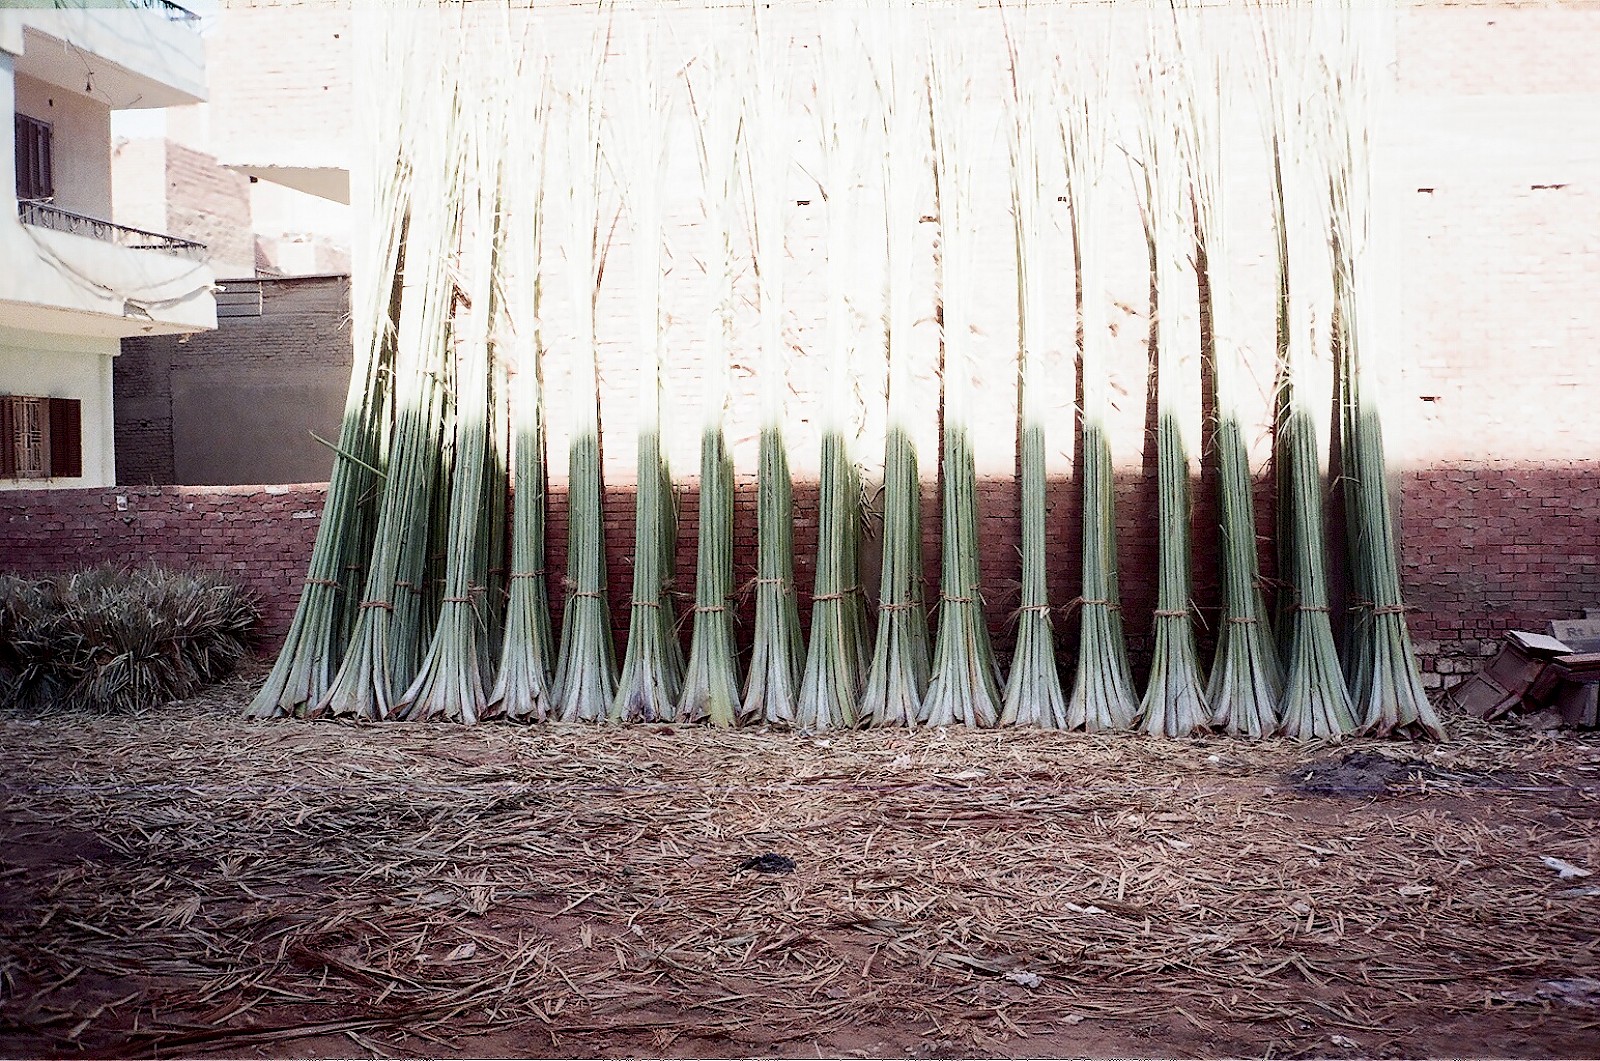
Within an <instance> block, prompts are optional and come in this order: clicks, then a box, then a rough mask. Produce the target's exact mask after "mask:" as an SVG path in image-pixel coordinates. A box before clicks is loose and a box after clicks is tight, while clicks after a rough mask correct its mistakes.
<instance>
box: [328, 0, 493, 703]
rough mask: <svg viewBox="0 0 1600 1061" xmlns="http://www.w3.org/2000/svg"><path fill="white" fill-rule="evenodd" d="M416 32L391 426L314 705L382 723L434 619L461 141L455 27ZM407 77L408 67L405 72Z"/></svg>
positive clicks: (422, 16)
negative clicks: (349, 591)
mask: <svg viewBox="0 0 1600 1061" xmlns="http://www.w3.org/2000/svg"><path fill="white" fill-rule="evenodd" d="M395 17H397V18H402V19H404V20H405V21H406V22H407V23H408V24H409V25H410V27H411V28H410V31H409V32H410V33H411V35H412V46H413V47H414V48H415V49H417V51H418V52H419V53H420V54H422V55H424V56H430V57H431V58H430V59H428V61H426V62H424V61H422V60H419V61H418V64H417V66H416V69H417V70H418V75H417V77H416V78H415V79H414V80H411V81H408V83H407V87H406V89H404V90H403V91H406V92H408V93H414V94H415V98H414V99H412V100H409V101H408V102H407V104H406V111H407V113H408V114H409V115H411V117H410V118H408V120H407V121H406V123H405V125H404V127H403V130H402V136H401V139H400V143H401V145H402V149H403V151H404V155H403V157H402V165H404V166H405V167H406V168H407V169H408V171H409V172H410V179H411V188H410V192H411V194H410V196H409V199H408V208H409V218H408V220H407V224H406V239H405V247H404V267H403V269H402V272H401V290H400V311H399V327H398V334H397V337H396V344H397V352H396V358H395V377H396V384H395V423H394V427H393V430H392V433H391V440H392V441H391V445H390V450H389V460H388V463H387V465H386V473H385V481H384V490H383V496H382V498H381V502H380V507H379V511H378V523H377V528H376V531H375V533H374V538H373V548H372V555H371V558H370V561H369V563H368V565H367V577H366V584H365V587H364V589H363V592H362V595H361V603H360V615H359V616H358V617H357V619H356V625H355V630H354V631H353V633H352V635H351V640H350V646H349V649H348V650H347V652H346V654H345V657H344V660H343V662H342V664H341V665H340V668H339V673H338V675H337V676H336V677H335V679H334V681H333V683H332V685H330V687H329V689H328V691H327V693H326V694H325V695H324V696H323V698H322V700H321V702H320V703H319V705H318V708H317V710H318V713H319V714H330V715H336V716H344V717H352V718H360V719H367V720H374V721H375V720H381V719H386V718H388V717H389V716H390V715H391V713H392V710H393V707H394V701H395V697H397V696H398V695H399V694H400V693H401V692H403V691H404V690H405V689H406V688H407V687H408V686H410V684H411V681H412V679H413V678H414V677H415V676H416V671H417V667H418V664H419V662H420V661H419V658H418V657H419V655H420V646H421V642H422V638H423V636H424V628H425V624H426V622H427V617H426V616H425V615H424V607H423V593H424V585H423V581H424V577H425V574H426V564H427V551H428V548H429V538H430V532H429V528H430V522H431V514H432V513H431V510H432V507H433V503H434V492H435V491H434V488H435V482H436V479H437V478H438V475H439V468H440V466H441V454H440V450H441V446H440V437H441V433H442V431H443V422H444V404H445V399H444V390H443V386H442V381H443V380H444V378H445V376H446V374H447V356H446V355H447V333H448V330H449V317H450V308H451V304H452V301H453V296H454V290H455V285H454V282H453V280H452V277H451V269H450V261H451V255H452V254H453V252H454V250H455V247H456V228H457V221H458V215H459V205H460V201H461V194H462V193H461V172H460V170H461V166H460V159H459V157H458V155H457V154H456V153H455V152H451V151H442V150H440V144H450V143H452V142H453V141H454V140H455V138H456V135H457V134H456V130H457V127H458V126H457V116H458V113H459V108H458V103H459V84H458V76H457V75H458V71H457V69H456V68H455V66H454V65H453V63H452V62H451V61H450V60H449V59H448V58H447V57H446V56H447V55H448V52H447V51H446V52H440V51H439V50H438V49H437V47H436V45H437V43H438V39H439V36H440V35H441V34H446V35H449V34H452V33H455V32H457V31H458V30H459V26H458V25H457V24H455V23H454V22H450V21H448V20H447V19H446V17H445V16H444V14H443V13H442V12H439V11H436V10H435V11H431V12H429V11H427V10H423V11H413V10H411V9H407V11H406V12H397V13H396V15H395ZM408 68H410V67H409V66H408Z"/></svg>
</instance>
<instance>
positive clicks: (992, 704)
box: [922, 17, 1000, 726]
mask: <svg viewBox="0 0 1600 1061" xmlns="http://www.w3.org/2000/svg"><path fill="white" fill-rule="evenodd" d="M941 31H942V32H941V33H940V34H939V37H938V39H937V40H935V42H934V46H933V51H932V55H931V62H930V64H929V68H930V75H931V76H930V78H929V85H930V97H931V99H932V102H933V106H932V115H933V122H932V129H933V155H934V167H935V178H934V179H935V181H936V182H937V185H938V189H939V232H940V244H939V245H940V265H941V268H942V271H943V275H942V277H941V287H940V289H941V296H942V299H943V305H944V348H945V354H944V358H945V360H944V372H943V383H944V388H943V390H944V453H943V458H942V461H941V464H940V469H941V471H942V473H943V479H944V490H943V497H942V499H941V501H942V504H941V509H942V515H943V533H942V535H941V541H940V559H941V563H940V578H939V628H938V633H937V635H936V637H935V640H934V655H933V671H932V675H931V677H930V678H929V681H928V695H927V698H926V699H925V700H924V701H923V706H922V721H923V722H924V723H925V724H926V725H930V726H947V725H952V724H962V725H967V726H992V725H994V724H995V722H996V721H997V720H998V718H999V716H1000V689H999V686H998V684H997V682H996V673H997V670H998V668H997V667H996V666H995V661H994V654H993V651H992V650H991V648H990V646H989V628H988V625H987V624H986V623H985V621H984V617H983V595H982V592H981V586H980V583H981V576H980V573H979V564H978V548H979V546H978V498H977V471H976V468H975V465H974V459H973V452H972V437H973V436H972V429H973V422H972V408H971V406H972V399H971V395H970V393H969V392H970V391H971V388H972V374H973V372H974V364H973V347H974V346H975V345H976V343H975V336H974V330H973V323H974V313H973V306H972V292H973V287H974V284H973V277H972V275H971V271H972V263H973V262H974V261H975V260H976V258H977V256H978V246H979V238H978V231H979V230H978V225H977V217H976V213H977V162H978V159H979V157H980V156H981V154H982V152H983V150H984V147H985V146H986V145H985V143H984V140H983V136H984V133H985V132H986V130H985V129H984V127H983V125H982V123H981V122H980V121H979V117H978V114H979V111H978V107H977V106H976V104H975V102H974V100H973V98H972V91H973V89H972V78H971V72H970V69H969V64H968V56H967V51H966V46H967V35H968V34H969V33H971V31H972V27H971V25H970V24H969V23H968V21H967V20H966V19H964V18H960V17H957V18H955V19H954V20H952V22H951V23H950V24H948V25H946V26H943V27H941Z"/></svg>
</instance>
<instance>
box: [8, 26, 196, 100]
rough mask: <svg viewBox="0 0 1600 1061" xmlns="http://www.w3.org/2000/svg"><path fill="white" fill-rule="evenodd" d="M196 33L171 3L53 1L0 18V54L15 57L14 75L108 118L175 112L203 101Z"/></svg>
mask: <svg viewBox="0 0 1600 1061" xmlns="http://www.w3.org/2000/svg"><path fill="white" fill-rule="evenodd" d="M3 6H4V5H0V7H3ZM199 29H200V25H199V19H198V17H197V16H196V15H195V14H194V12H192V11H190V10H188V9H187V8H185V7H183V6H181V5H179V4H176V3H172V2H171V0H123V2H122V3H121V4H120V5H117V6H108V5H107V4H105V3H104V2H100V3H91V2H90V0H56V4H55V6H54V7H42V6H40V7H22V8H10V9H9V10H0V51H5V52H10V53H11V54H12V55H13V56H15V59H14V62H15V65H16V72H17V74H19V75H22V76H25V77H30V78H34V79H36V80H38V81H42V82H44V83H46V84H49V85H53V86H55V87H57V88H59V89H61V90H63V91H66V92H72V93H77V94H79V95H83V96H89V97H92V98H94V99H96V100H98V101H100V102H101V103H102V104H103V105H105V106H108V107H110V108H111V109H112V110H124V109H135V108H149V107H180V106H185V105H187V104H191V103H201V102H204V101H205V99H206V87H205V85H206V74H205V48H204V43H203V38H202V37H201V34H200V32H199Z"/></svg>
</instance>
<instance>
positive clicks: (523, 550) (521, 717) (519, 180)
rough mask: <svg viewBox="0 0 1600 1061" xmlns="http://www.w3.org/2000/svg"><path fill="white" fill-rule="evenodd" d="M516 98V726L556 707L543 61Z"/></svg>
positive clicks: (505, 688) (507, 700) (512, 678)
mask: <svg viewBox="0 0 1600 1061" xmlns="http://www.w3.org/2000/svg"><path fill="white" fill-rule="evenodd" d="M518 86H519V88H525V89H526V90H527V92H526V93H523V92H519V93H518V94H517V95H518V97H519V98H522V99H524V100H525V101H526V102H527V103H528V104H529V106H530V108H531V109H530V112H528V117H529V119H530V120H531V121H532V124H533V127H534V128H535V129H537V130H539V135H538V138H537V139H534V140H532V141H531V142H530V144H529V147H530V148H531V151H528V152H514V153H513V154H512V155H511V157H510V158H508V159H507V161H506V166H507V179H506V181H505V182H504V188H505V192H506V202H505V217H504V218H503V219H502V221H501V225H500V237H501V251H500V253H499V260H500V261H501V262H503V263H505V265H506V267H507V270H508V272H509V274H510V275H509V277H507V278H506V279H505V280H504V281H502V283H501V285H500V294H501V297H500V299H499V306H500V309H501V313H500V321H499V324H498V327H497V331H498V339H497V343H496V348H497V350H499V351H504V352H506V353H507V354H508V355H509V356H508V358H507V359H506V360H508V361H509V362H510V363H511V364H512V365H513V366H514V367H515V375H514V376H513V377H512V379H511V381H510V418H511V452H512V457H511V460H512V478H513V482H512V486H513V490H514V491H515V492H514V493H513V494H512V502H511V571H510V574H509V577H508V583H509V590H508V601H507V605H506V620H505V638H504V641H503V643H502V645H501V650H500V670H499V674H498V676H497V677H496V679H495V684H494V690H493V692H491V693H490V694H489V707H488V711H489V713H490V714H503V715H505V716H506V717H508V718H511V719H513V720H516V721H519V722H544V721H547V720H548V719H550V718H551V717H552V716H553V714H554V712H555V701H554V691H553V689H552V686H551V674H550V670H551V664H552V662H553V661H554V659H555V643H554V640H553V638H552V636H551V632H550V601H549V597H548V589H547V580H546V577H545V555H544V554H545V493H546V489H547V483H548V479H549V473H548V469H547V466H546V463H545V425H544V375H543V373H544V331H543V327H542V325H541V324H540V321H539V309H540V302H541V293H542V290H543V286H542V285H543V281H544V270H543V267H542V265H541V261H540V251H541V248H542V247H543V245H544V213H545V212H544V204H543V197H544V189H545V182H546V180H547V179H548V177H549V173H548V167H547V165H546V162H545V159H546V157H547V152H546V148H547V145H548V143H549V120H550V118H551V106H552V100H551V85H550V78H549V73H548V70H546V69H545V68H544V67H543V66H539V67H537V68H535V70H534V71H532V72H531V73H525V74H523V76H522V77H521V78H520V79H519V81H518Z"/></svg>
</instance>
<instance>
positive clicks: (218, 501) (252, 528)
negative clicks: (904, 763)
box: [0, 462, 1600, 687]
mask: <svg viewBox="0 0 1600 1061" xmlns="http://www.w3.org/2000/svg"><path fill="white" fill-rule="evenodd" d="M1069 485H1070V484H1068V483H1066V482H1061V483H1057V484H1053V486H1052V493H1053V495H1055V496H1056V497H1057V498H1059V500H1057V501H1056V504H1055V513H1054V519H1053V523H1052V525H1053V526H1057V527H1061V528H1062V531H1063V533H1062V534H1061V535H1060V536H1059V538H1058V540H1059V541H1060V542H1062V543H1065V544H1064V545H1063V546H1062V547H1060V548H1057V549H1056V551H1055V561H1054V563H1053V565H1052V582H1053V583H1054V584H1055V589H1056V599H1057V601H1058V602H1065V601H1068V600H1070V598H1071V596H1072V595H1073V594H1074V593H1075V592H1076V584H1077V575H1076V564H1077V560H1076V550H1075V541H1076V534H1075V531H1076V527H1077V525H1078V521H1079V516H1078V513H1077V511H1076V501H1075V499H1074V498H1073V496H1072V491H1071V490H1070V489H1069ZM1122 485H1123V486H1124V487H1125V488H1127V491H1128V492H1127V493H1125V494H1124V497H1125V499H1127V500H1129V501H1131V502H1137V503H1131V504H1128V505H1125V506H1124V508H1123V510H1122V512H1121V513H1119V516H1120V519H1119V522H1120V524H1121V527H1120V531H1121V535H1122V541H1121V546H1122V548H1121V556H1122V561H1123V564H1124V569H1123V574H1124V578H1123V587H1124V593H1125V602H1126V607H1127V610H1126V615H1127V625H1128V632H1129V641H1130V645H1131V647H1132V649H1133V654H1134V657H1135V665H1136V667H1137V668H1139V669H1141V670H1142V668H1143V667H1144V665H1145V663H1146V659H1147V656H1148V652H1149V636H1148V635H1149V626H1150V610H1151V608H1152V607H1153V606H1154V601H1153V597H1152V583H1153V579H1152V577H1151V575H1152V574H1153V572H1152V570H1151V568H1150V566H1149V565H1150V560H1149V559H1148V557H1149V555H1150V554H1151V550H1153V544H1151V543H1150V542H1149V541H1148V538H1149V531H1148V527H1149V523H1148V516H1149V504H1150V502H1149V501H1148V500H1147V499H1146V495H1147V494H1148V491H1144V490H1142V489H1134V486H1135V484H1134V483H1133V482H1132V481H1129V482H1126V483H1124V484H1122ZM1403 486H1404V490H1405V498H1404V512H1405V515H1404V521H1403V522H1404V527H1403V530H1404V534H1405V536H1406V541H1407V553H1406V558H1405V567H1404V577H1405V586H1406V595H1407V598H1408V600H1409V601H1410V603H1411V605H1412V607H1413V609H1414V611H1413V614H1412V616H1411V624H1412V632H1413V634H1414V636H1415V637H1416V638H1417V648H1418V652H1419V653H1420V655H1421V656H1422V660H1423V667H1424V670H1425V671H1426V672H1427V673H1426V674H1425V675H1424V679H1425V680H1426V681H1427V682H1428V684H1429V685H1430V686H1431V687H1438V685H1439V684H1440V683H1441V682H1445V683H1448V682H1449V681H1451V680H1453V676H1454V675H1457V674H1462V673H1468V672H1470V671H1471V670H1472V669H1474V668H1475V667H1476V666H1477V660H1478V658H1479V657H1480V656H1481V655H1482V654H1483V653H1484V652H1485V651H1488V650H1490V649H1491V648H1492V646H1493V642H1494V640H1495V639H1497V638H1498V637H1499V636H1500V635H1501V634H1502V633H1504V631H1505V630H1506V629H1508V628H1522V629H1534V630H1539V629H1542V628H1543V625H1544V623H1545V621H1546V620H1548V619H1549V618H1551V617H1552V616H1573V615H1581V614H1582V612H1583V608H1584V607H1585V606H1593V605H1594V604H1595V603H1596V602H1597V601H1600V594H1597V590H1600V463H1597V462H1587V463H1581V462H1574V463H1572V464H1570V465H1568V466H1566V467H1563V468H1546V469H1539V470H1520V471H1507V470H1501V469H1495V468H1488V467H1481V466H1480V467H1461V468H1450V469H1442V470H1435V471H1428V472H1413V473H1408V474H1407V475H1405V476H1404V477H1403ZM980 490H981V491H982V493H983V498H982V502H983V504H984V506H985V507H984V519H983V525H982V528H981V529H980V532H979V534H980V538H981V540H982V541H983V542H984V544H985V548H986V550H987V551H988V555H989V556H990V557H991V558H993V559H994V560H995V561H996V562H995V563H993V564H991V566H990V568H989V571H990V572H991V573H992V574H991V575H990V576H989V582H988V584H987V585H986V586H985V597H986V599H987V602H988V613H989V621H990V627H991V629H992V630H993V631H994V632H995V634H996V639H995V641H996V649H997V651H999V652H1000V653H1001V654H1002V656H1001V658H1002V662H1004V661H1005V660H1006V658H1007V657H1006V656H1005V653H1006V652H1008V651H1009V648H1010V632H1009V625H1008V618H1009V615H1010V611H1011V609H1012V608H1014V607H1015V605H1016V586H1015V582H1014V578H1015V568H1014V562H1012V563H1007V562H1006V561H1005V558H1004V556H1003V551H1004V550H1011V549H1014V548H1015V542H1016V503H1015V488H1014V486H1013V485H1012V484H1011V483H1010V482H1007V481H1002V480H991V481H989V482H985V483H983V484H982V485H981V487H980ZM323 494H324V490H323V487H321V486H319V485H303V486H290V487H278V486H267V487H249V486H245V487H181V486H180V487H172V486H167V487H116V488H106V489H99V490H59V491H31V492H21V493H6V494H0V571H15V572H21V573H44V572H52V571H66V570H72V569H75V568H79V567H83V566H87V565H90V564H95V563H101V562H118V563H143V562H146V561H153V562H156V563H161V564H166V565H170V566H173V567H179V568H205V569H214V570H219V571H223V572H226V573H228V574H230V575H231V576H233V577H234V578H236V579H238V580H239V581H240V582H241V583H242V584H243V585H244V586H246V587H247V588H249V589H250V590H251V591H252V592H254V593H256V594H257V595H258V596H259V597H260V598H261V602H262V611H263V631H264V634H265V637H266V641H267V643H268V645H269V646H271V645H275V644H277V642H278V640H279V639H281V637H282V635H283V633H284V631H285V630H286V629H287V627H288V623H289V619H290V618H291V616H292V615H293V611H294V603H295V601H296V600H297V599H298V596H299V590H300V586H301V584H302V580H303V579H304V576H305V568H306V564H307V562H308V561H309V559H310V555H311V545H312V542H313V540H314V538H315V535H316V527H317V522H318V519H319V518H320V515H321V511H322V501H323ZM119 499H120V500H119ZM633 501H634V495H633V491H632V489H631V488H627V487H613V488H611V489H610V490H609V492H608V494H607V501H606V536H607V554H608V562H609V564H610V587H611V594H610V596H611V600H610V603H611V607H612V617H613V627H614V634H615V636H616V640H617V646H618V651H619V652H620V651H621V649H622V646H623V645H624V644H625V643H626V639H627V615H628V600H629V593H630V585H631V583H630V578H631V571H632V567H631V556H632V548H633ZM795 501H796V513H795V515H796V523H795V546H796V558H795V560H796V563H795V574H796V580H797V582H798V584H799V588H800V591H801V604H802V609H801V613H802V618H803V619H804V617H805V615H806V612H807V611H808V607H807V606H808V604H809V592H810V588H811V585H812V580H813V574H814V570H815V565H814V562H813V561H814V550H815V547H816V544H815V543H816V526H817V522H816V502H817V495H816V489H815V487H814V486H807V485H804V484H802V485H801V486H800V487H799V488H798V489H797V490H796V495H795ZM697 503H698V499H697V496H696V494H695V492H694V490H693V489H692V488H689V489H685V490H684V491H683V493H682V495H681V498H680V505H681V507H680V513H681V517H682V518H681V523H680V538H679V547H678V571H679V576H678V580H677V588H678V589H679V590H680V591H681V592H682V593H684V594H692V591H693V572H694V550H695V527H696V515H697V513H696V505H697ZM755 506H756V490H755V483H754V482H753V481H752V480H751V479H749V478H748V477H742V478H741V480H740V481H739V482H738V484H737V485H736V510H735V530H734V578H735V585H736V586H737V587H738V589H739V591H740V597H739V601H738V614H739V620H740V628H739V629H740V633H741V639H742V643H744V644H745V647H748V639H749V634H750V628H751V622H752V618H753V616H752V608H753V602H752V599H751V596H750V594H749V592H748V585H749V583H750V580H751V579H753V578H754V577H755V568H756V549H755ZM924 515H925V518H926V519H927V520H928V523H929V526H928V530H929V533H928V536H927V549H926V550H925V559H926V561H927V573H928V577H929V600H930V601H931V600H932V599H933V598H934V596H936V594H937V585H936V583H937V577H938V525H937V510H936V507H935V505H934V503H933V501H932V499H929V501H928V503H927V504H926V505H925V512H924ZM1264 521H1265V520H1264ZM1263 529H1264V528H1263ZM1202 532H1203V529H1202V528H1197V535H1198V534H1199V533H1202ZM549 537H550V542H549V553H548V561H549V563H548V569H549V570H550V572H552V577H551V586H552V607H553V609H554V612H555V615H556V618H557V621H558V622H559V618H560V606H561V599H562V595H563V593H562V590H561V578H562V573H563V572H564V570H565V564H566V496H565V494H564V493H563V492H561V490H560V488H559V487H557V488H556V489H554V490H552V496H551V498H550V536H549ZM869 552H870V549H869ZM1213 552H1214V551H1213V550H1210V549H1199V550H1197V560H1198V562H1199V564H1200V571H1201V578H1200V579H1199V581H1200V582H1201V583H1202V584H1204V585H1207V586H1211V587H1214V586H1215V581H1216V580H1215V572H1214V570H1212V569H1211V568H1210V561H1209V559H1208V558H1209V557H1210V556H1211V555H1213ZM1011 555H1012V556H1014V555H1015V554H1014V553H1012V554H1011ZM867 568H868V578H867V580H866V581H867V583H868V588H869V590H871V589H874V588H875V585H876V572H875V563H874V562H873V561H872V560H871V559H870V558H869V562H868V564H867ZM688 603H689V599H688V597H685V598H684V604H685V608H680V613H681V614H683V615H684V616H685V618H684V621H683V624H682V632H683V636H684V639H685V641H686V642H687V638H688V630H689V620H688V619H687V616H686V606H687V604H688ZM1200 603H1201V604H1202V605H1203V606H1204V607H1205V610H1206V611H1207V612H1208V613H1210V617H1209V618H1208V622H1209V623H1210V629H1213V630H1214V629H1215V621H1214V612H1212V609H1213V608H1214V606H1215V603H1216V601H1215V591H1214V588H1213V589H1212V590H1211V591H1210V593H1209V594H1208V596H1205V597H1202V598H1201V599H1200ZM1062 630H1063V636H1062V641H1061V644H1062V646H1063V652H1062V655H1061V658H1062V661H1063V663H1064V664H1070V661H1071V645H1072V634H1073V621H1072V619H1071V618H1068V619H1067V620H1066V621H1065V622H1063V624H1062ZM1202 640H1203V641H1205V642H1209V641H1210V640H1211V639H1210V636H1209V634H1207V635H1206V636H1203V638H1202ZM1068 673H1069V677H1070V671H1069V672H1068Z"/></svg>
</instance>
